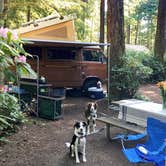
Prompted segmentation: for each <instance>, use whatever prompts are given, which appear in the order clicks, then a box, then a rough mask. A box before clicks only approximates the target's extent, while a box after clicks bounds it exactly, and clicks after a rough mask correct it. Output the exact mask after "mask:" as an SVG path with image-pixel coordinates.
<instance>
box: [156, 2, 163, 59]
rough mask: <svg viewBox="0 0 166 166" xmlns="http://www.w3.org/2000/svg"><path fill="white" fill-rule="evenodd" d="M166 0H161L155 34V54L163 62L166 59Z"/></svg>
mask: <svg viewBox="0 0 166 166" xmlns="http://www.w3.org/2000/svg"><path fill="white" fill-rule="evenodd" d="M165 45H166V0H159V6H158V18H157V29H156V36H155V46H154V54H155V56H156V57H157V59H158V60H159V61H161V62H163V61H164V53H165V50H166V46H165Z"/></svg>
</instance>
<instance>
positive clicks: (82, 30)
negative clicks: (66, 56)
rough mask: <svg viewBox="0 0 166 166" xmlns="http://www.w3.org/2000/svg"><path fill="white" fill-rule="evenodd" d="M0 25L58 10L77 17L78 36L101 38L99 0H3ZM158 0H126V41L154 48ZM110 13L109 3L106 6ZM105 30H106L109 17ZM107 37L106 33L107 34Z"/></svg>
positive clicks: (60, 14) (19, 22)
mask: <svg viewBox="0 0 166 166" xmlns="http://www.w3.org/2000/svg"><path fill="white" fill-rule="evenodd" d="M4 1H5V5H4V11H3V13H1V14H0V25H1V26H5V27H9V28H12V29H15V28H19V27H20V26H21V25H22V24H23V23H26V22H28V21H31V20H36V19H39V18H42V17H46V16H48V15H50V14H53V13H54V14H55V15H57V16H58V17H63V16H70V17H74V18H75V28H76V32H77V37H78V40H81V41H90V42H92V41H95V42H98V41H99V37H100V5H101V1H100V0H88V1H87V0H63V1H62V0H10V1H9V0H4ZM157 7H158V1H157V0H146V1H142V0H124V32H125V43H126V44H136V45H137V44H138V45H144V46H146V47H147V48H149V49H150V50H152V49H153V46H154V39H155V32H156V30H155V28H156V20H157ZM104 12H105V16H106V13H107V3H106V2H105V8H104ZM13 16H14V17H13ZM104 24H105V34H106V33H107V32H106V29H107V28H106V19H105V20H104ZM105 40H106V37H105Z"/></svg>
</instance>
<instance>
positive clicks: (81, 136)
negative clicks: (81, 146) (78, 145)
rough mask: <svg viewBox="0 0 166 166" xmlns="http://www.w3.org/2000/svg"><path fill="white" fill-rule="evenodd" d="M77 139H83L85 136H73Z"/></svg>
mask: <svg viewBox="0 0 166 166" xmlns="http://www.w3.org/2000/svg"><path fill="white" fill-rule="evenodd" d="M75 136H76V137H77V138H79V139H80V138H84V137H86V135H83V136H78V135H75Z"/></svg>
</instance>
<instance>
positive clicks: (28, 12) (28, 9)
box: [27, 5, 31, 22]
mask: <svg viewBox="0 0 166 166" xmlns="http://www.w3.org/2000/svg"><path fill="white" fill-rule="evenodd" d="M30 20H31V7H30V6H29V5H28V6H27V22H29V21H30Z"/></svg>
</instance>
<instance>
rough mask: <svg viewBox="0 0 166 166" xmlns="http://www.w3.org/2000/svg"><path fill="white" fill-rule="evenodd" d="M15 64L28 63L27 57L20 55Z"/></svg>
mask: <svg viewBox="0 0 166 166" xmlns="http://www.w3.org/2000/svg"><path fill="white" fill-rule="evenodd" d="M15 62H16V63H26V57H25V56H23V55H20V56H18V57H15Z"/></svg>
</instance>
